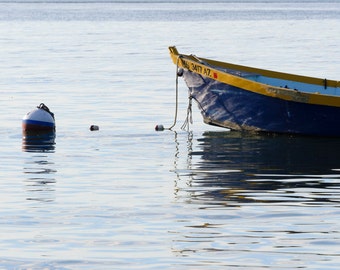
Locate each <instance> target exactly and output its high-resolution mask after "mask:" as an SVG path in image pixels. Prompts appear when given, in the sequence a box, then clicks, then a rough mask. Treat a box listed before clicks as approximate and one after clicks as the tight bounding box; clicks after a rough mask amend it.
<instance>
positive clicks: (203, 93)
mask: <svg viewBox="0 0 340 270" xmlns="http://www.w3.org/2000/svg"><path fill="white" fill-rule="evenodd" d="M169 50H170V56H171V58H172V61H173V62H174V63H175V64H176V65H177V74H178V76H183V78H184V80H185V82H186V84H187V86H188V88H189V94H190V97H191V98H193V99H194V100H196V102H197V103H198V106H199V108H200V110H201V114H202V116H203V120H204V122H205V123H207V124H211V125H217V126H220V127H225V128H230V129H232V130H241V131H256V132H257V131H258V132H273V133H289V134H301V135H314V136H340V82H339V81H334V80H328V79H321V78H313V77H307V76H300V75H294V74H288V73H282V72H276V71H270V70H264V69H259V68H253V67H248V66H241V65H235V64H231V63H225V62H220V61H215V60H210V59H206V58H200V57H197V56H195V55H185V54H179V53H178V51H177V49H176V47H169Z"/></svg>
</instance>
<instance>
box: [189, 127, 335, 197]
mask: <svg viewBox="0 0 340 270" xmlns="http://www.w3.org/2000/svg"><path fill="white" fill-rule="evenodd" d="M339 153H340V141H339V140H337V139H335V138H334V139H331V138H313V137H290V136H285V135H281V136H265V135H263V136H261V135H259V136H247V135H244V134H242V133H239V132H205V133H204V134H203V136H202V137H201V138H199V139H198V146H196V147H195V149H194V151H193V152H191V153H190V155H191V161H192V162H191V165H190V166H191V169H190V172H191V173H190V178H191V179H190V183H191V185H192V186H193V187H195V189H197V190H199V193H200V196H197V197H195V198H196V199H199V198H207V197H208V198H209V200H210V202H211V199H213V201H221V200H228V201H230V200H231V201H238V202H246V201H249V200H250V199H249V198H254V197H256V201H261V200H263V199H264V198H265V197H266V196H267V195H268V194H271V196H270V197H271V200H274V201H278V200H279V201H281V202H282V201H285V200H289V201H290V200H292V198H293V197H294V199H296V196H297V195H296V192H297V191H299V190H301V189H309V188H311V189H319V190H320V189H321V190H325V189H329V188H333V190H334V188H340V187H339V185H340V180H339V181H336V179H339V178H340V175H339V174H338V173H337V169H340V161H339V156H340V154H339ZM190 191H191V192H192V187H191V189H190ZM259 192H260V193H261V195H259ZM316 193H318V191H316ZM316 193H315V194H316ZM245 194H247V195H246V196H245ZM264 194H266V195H264ZM325 194H326V193H325ZM267 199H268V198H267ZM309 199H310V198H309ZM328 199H329V198H327V194H326V195H324V196H316V198H313V201H315V200H317V201H327V200H328ZM254 200H255V199H254ZM254 200H253V199H251V200H250V201H254Z"/></svg>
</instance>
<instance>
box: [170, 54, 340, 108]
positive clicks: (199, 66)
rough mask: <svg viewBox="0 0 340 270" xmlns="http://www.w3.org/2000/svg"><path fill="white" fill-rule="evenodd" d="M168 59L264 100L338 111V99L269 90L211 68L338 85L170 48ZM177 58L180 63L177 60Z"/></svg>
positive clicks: (329, 85) (316, 83)
mask: <svg viewBox="0 0 340 270" xmlns="http://www.w3.org/2000/svg"><path fill="white" fill-rule="evenodd" d="M169 50H170V55H171V58H172V61H173V62H174V63H175V64H178V66H179V67H182V68H185V69H187V70H190V71H192V72H195V73H197V74H200V75H202V76H205V77H209V78H211V79H213V80H216V81H219V82H222V83H226V84H229V85H232V86H235V87H238V88H241V89H244V90H248V91H251V92H254V93H258V94H262V95H265V96H270V97H274V98H280V99H284V100H289V101H295V102H301V103H308V104H317V105H326V106H333V107H340V97H338V96H331V95H324V94H319V93H306V92H300V91H296V90H293V89H287V88H283V87H276V86H271V85H267V84H263V83H259V82H255V81H252V80H248V79H246V78H242V77H238V76H235V75H231V74H229V73H227V72H223V71H221V70H218V69H216V68H214V67H213V66H218V67H221V68H230V69H234V70H240V71H244V72H251V73H254V74H259V75H262V76H266V77H272V78H279V79H283V80H290V81H297V82H302V83H308V84H314V85H324V84H325V82H326V83H327V87H340V82H339V81H333V80H327V81H325V80H324V79H319V78H313V77H306V76H300V75H294V74H288V73H282V72H276V71H270V70H264V69H257V68H252V67H247V66H241V65H235V64H230V63H224V62H219V61H214V60H210V59H205V58H197V57H195V56H193V55H184V54H179V53H178V51H177V49H176V47H169ZM178 58H179V59H178Z"/></svg>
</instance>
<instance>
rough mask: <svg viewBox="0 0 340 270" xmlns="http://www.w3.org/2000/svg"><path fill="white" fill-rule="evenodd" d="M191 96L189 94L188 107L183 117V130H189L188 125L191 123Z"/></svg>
mask: <svg viewBox="0 0 340 270" xmlns="http://www.w3.org/2000/svg"><path fill="white" fill-rule="evenodd" d="M192 123H193V121H192V96H191V95H189V103H188V109H187V117H186V118H185V121H184V123H183V125H182V127H181V129H183V130H187V131H189V126H190V124H192Z"/></svg>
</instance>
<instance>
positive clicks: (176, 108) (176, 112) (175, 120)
mask: <svg viewBox="0 0 340 270" xmlns="http://www.w3.org/2000/svg"><path fill="white" fill-rule="evenodd" d="M180 58H181V56H178V58H177V61H176V107H175V117H174V122H173V124H172V125H171V126H170V127H169V128H168V129H170V130H171V129H172V128H173V127H174V126H176V122H177V114H178V77H179V75H178V62H179V59H180Z"/></svg>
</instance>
